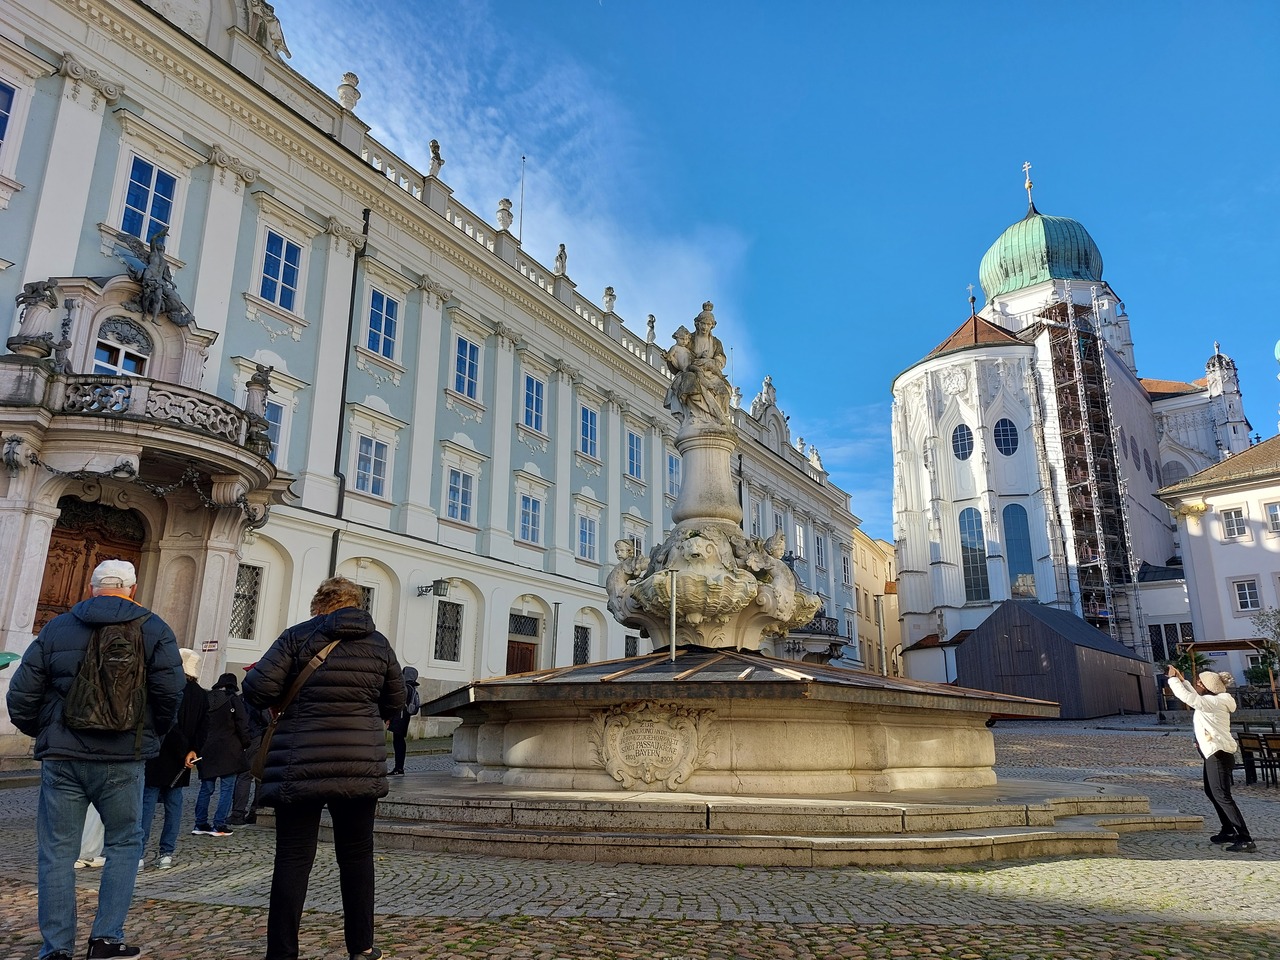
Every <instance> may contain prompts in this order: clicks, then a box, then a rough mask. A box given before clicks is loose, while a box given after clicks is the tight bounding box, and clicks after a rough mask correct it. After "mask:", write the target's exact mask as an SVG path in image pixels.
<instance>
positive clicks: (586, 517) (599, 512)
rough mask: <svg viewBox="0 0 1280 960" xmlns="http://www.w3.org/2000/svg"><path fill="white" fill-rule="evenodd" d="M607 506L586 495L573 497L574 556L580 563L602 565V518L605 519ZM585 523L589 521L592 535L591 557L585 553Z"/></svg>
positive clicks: (579, 494)
mask: <svg viewBox="0 0 1280 960" xmlns="http://www.w3.org/2000/svg"><path fill="white" fill-rule="evenodd" d="M604 512H605V505H604V504H603V503H601V502H600V501H599V500H597V499H595V498H594V497H592V496H590V495H588V494H586V493H578V494H575V495H574V497H573V516H574V524H573V555H574V556H575V557H576V558H577V559H578V562H579V563H591V564H596V565H599V563H600V531H601V522H600V521H601V518H603V517H604ZM584 521H588V522H589V525H590V529H591V534H592V542H591V550H590V551H589V554H590V555H587V554H584V553H583V532H584V523H583V522H584Z"/></svg>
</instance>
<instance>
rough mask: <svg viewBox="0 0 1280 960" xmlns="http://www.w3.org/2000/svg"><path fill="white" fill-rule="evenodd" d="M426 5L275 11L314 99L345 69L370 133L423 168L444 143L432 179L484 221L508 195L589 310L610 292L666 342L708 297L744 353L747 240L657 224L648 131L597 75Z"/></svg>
mask: <svg viewBox="0 0 1280 960" xmlns="http://www.w3.org/2000/svg"><path fill="white" fill-rule="evenodd" d="M434 8H435V5H434V4H413V5H411V4H385V5H380V6H372V5H363V6H361V7H360V8H359V14H358V16H353V15H352V14H353V8H351V7H350V6H349V5H339V4H336V3H332V2H329V0H321V2H316V3H306V4H304V3H302V2H300V0H281V2H280V3H278V4H277V11H278V13H279V15H280V17H281V19H282V22H283V25H284V28H285V30H286V32H287V36H288V38H289V44H290V49H291V50H292V51H293V54H294V56H293V61H292V66H294V67H295V68H296V69H298V70H299V71H300V72H302V73H303V74H304V75H305V76H307V77H308V79H310V80H311V81H312V82H313V83H315V84H317V86H320V87H321V88H322V89H325V90H330V89H334V90H336V88H337V85H338V83H339V82H340V81H341V76H342V74H343V73H344V72H345V71H348V70H351V71H353V72H355V73H356V74H358V75H359V77H360V85H359V89H360V92H361V95H362V97H361V100H360V103H359V105H358V107H357V108H356V113H357V115H358V116H359V117H360V118H361V119H362V120H364V121H365V122H366V123H368V124H370V125H371V131H370V133H371V135H372V136H373V137H374V138H375V139H377V140H378V141H379V142H380V143H382V144H383V145H384V146H386V147H388V148H389V149H391V150H392V151H394V152H395V153H397V154H399V155H400V156H401V157H403V158H404V159H405V160H406V161H407V162H409V163H411V164H413V165H414V166H416V167H417V168H418V169H419V170H426V168H427V165H428V160H429V156H430V152H429V148H428V143H429V142H430V140H432V139H433V138H434V139H437V140H439V141H440V144H441V154H442V156H443V157H444V160H445V166H444V169H443V171H442V173H441V178H442V179H443V180H444V181H445V182H446V183H447V184H448V185H449V186H450V187H451V188H452V189H453V190H454V196H455V198H457V199H458V200H459V201H460V202H461V203H462V204H463V205H465V206H467V207H468V208H470V209H471V210H472V211H473V212H475V213H476V214H477V215H478V216H480V217H481V218H483V219H484V220H486V221H488V222H490V223H492V222H494V221H495V219H496V216H495V211H496V209H497V203H498V200H499V198H502V197H508V198H511V199H512V200H513V201H514V202H515V203H516V207H517V209H516V211H515V212H516V215H517V218H518V219H517V223H516V225H515V227H513V229H517V228H519V229H520V230H521V239H522V244H523V247H524V250H525V252H526V253H528V254H529V255H530V256H532V257H533V258H534V259H536V260H538V261H540V262H541V263H543V264H544V265H546V266H550V264H551V262H552V260H553V258H554V254H555V250H556V247H557V245H558V244H560V243H564V244H565V245H566V247H567V251H568V254H569V269H568V273H569V275H570V277H571V278H572V279H573V280H574V281H575V282H576V283H577V284H578V290H579V292H580V293H582V294H583V295H584V296H586V297H588V298H589V299H591V300H592V301H594V302H596V303H599V302H600V299H601V295H602V293H603V290H604V287H605V286H606V285H611V286H613V287H614V288H615V289H616V290H617V293H618V307H617V310H618V312H619V314H621V315H622V316H623V317H624V318H625V319H626V322H627V325H628V326H629V327H630V328H631V329H632V330H633V331H634V332H636V333H639V334H643V332H644V329H645V318H646V316H647V315H648V314H650V313H652V314H654V315H655V316H656V317H657V318H658V325H657V329H658V332H659V340H660V342H663V343H665V342H667V338H668V336H669V334H670V332H671V331H672V330H674V329H675V328H676V326H678V325H679V324H680V323H687V322H688V321H689V320H690V319H691V318H692V317H693V316H694V315H695V314H696V313H697V312H698V310H699V308H700V306H701V304H702V301H703V300H706V299H712V300H714V301H715V302H716V307H717V316H718V317H720V318H721V320H722V323H723V324H724V326H723V327H722V328H721V330H720V331H718V332H719V333H721V334H722V335H723V338H724V339H725V341H726V343H732V344H733V345H734V347H735V348H736V352H737V354H738V356H739V357H749V356H751V355H752V354H753V353H754V351H753V349H752V347H751V346H750V337H749V334H748V332H747V331H746V330H745V329H744V327H743V325H741V324H737V323H735V319H734V318H735V317H736V316H738V304H737V303H736V298H735V287H736V286H737V284H736V280H737V277H738V276H739V275H740V271H741V265H742V263H743V262H744V260H745V257H746V251H747V243H746V240H745V238H743V237H742V236H741V235H740V234H739V233H737V232H736V231H735V230H733V229H731V228H729V227H728V226H726V225H723V224H714V223H687V224H682V226H681V228H680V232H679V233H673V232H671V231H669V230H662V229H658V228H656V227H655V226H654V219H655V218H653V217H650V216H649V215H648V211H649V210H651V209H653V208H654V205H655V204H657V203H660V202H661V197H660V195H659V194H658V191H659V186H660V183H659V178H657V177H655V176H654V171H653V170H650V169H645V168H644V157H645V151H644V150H642V149H641V146H642V144H643V141H644V139H645V135H644V132H643V131H641V130H638V129H637V128H636V125H635V122H634V120H633V117H632V114H631V113H630V112H629V111H628V109H627V107H626V105H625V104H623V103H621V102H619V101H618V100H617V99H616V98H614V97H613V96H612V95H611V94H610V93H609V92H608V89H607V84H606V83H604V82H603V78H602V76H601V75H599V74H598V73H597V72H596V68H595V67H594V66H593V65H592V64H590V63H588V62H586V61H585V60H578V59H573V58H571V57H569V56H568V55H565V54H561V53H558V52H556V51H549V50H547V49H539V48H535V47H532V46H531V45H530V44H529V43H528V38H527V35H526V36H523V37H521V36H519V35H517V34H514V33H511V32H508V27H507V24H510V23H511V22H512V21H511V20H510V19H509V18H506V17H499V16H497V15H495V14H493V12H492V10H491V7H490V5H489V4H488V3H484V2H473V3H467V4H451V5H449V6H448V8H447V12H446V13H440V14H439V15H437V13H438V11H437V10H436V9H434ZM411 12H412V13H411ZM522 157H526V158H527V160H526V161H525V163H524V169H523V174H524V203H523V210H521V209H520V194H521V189H520V188H521V173H522V163H521V158H522ZM521 214H522V216H521Z"/></svg>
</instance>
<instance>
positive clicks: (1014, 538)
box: [1004, 503, 1036, 600]
mask: <svg viewBox="0 0 1280 960" xmlns="http://www.w3.org/2000/svg"><path fill="white" fill-rule="evenodd" d="M1004 543H1005V557H1006V559H1007V561H1008V564H1009V596H1011V597H1013V598H1014V599H1016V600H1034V599H1035V598H1036V574H1035V562H1034V560H1033V559H1032V556H1031V528H1030V526H1029V525H1028V523H1027V510H1026V508H1025V507H1023V506H1022V505H1021V504H1019V503H1011V504H1009V505H1008V506H1007V507H1005V508H1004Z"/></svg>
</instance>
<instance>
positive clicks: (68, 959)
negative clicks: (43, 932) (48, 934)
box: [44, 950, 74, 960]
mask: <svg viewBox="0 0 1280 960" xmlns="http://www.w3.org/2000/svg"><path fill="white" fill-rule="evenodd" d="M44 960H74V958H73V957H72V956H71V954H69V953H67V951H65V950H55V951H54V952H53V953H50V954H46V955H45V958H44Z"/></svg>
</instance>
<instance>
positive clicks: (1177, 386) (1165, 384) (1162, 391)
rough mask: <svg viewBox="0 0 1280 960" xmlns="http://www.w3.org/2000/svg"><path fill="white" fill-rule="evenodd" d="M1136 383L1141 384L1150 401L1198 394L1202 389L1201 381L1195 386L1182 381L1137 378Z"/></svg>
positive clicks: (1202, 383)
mask: <svg viewBox="0 0 1280 960" xmlns="http://www.w3.org/2000/svg"><path fill="white" fill-rule="evenodd" d="M1138 382H1139V383H1140V384H1142V389H1144V390H1146V391H1147V396H1149V397H1150V398H1151V399H1152V400H1163V399H1164V398H1165V397H1177V396H1181V395H1182V394H1184V393H1198V392H1199V391H1201V390H1203V389H1204V382H1203V381H1201V383H1200V385H1199V386H1197V385H1196V384H1194V383H1185V382H1183V381H1182V380H1154V379H1152V378H1150V377H1139V378H1138Z"/></svg>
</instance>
